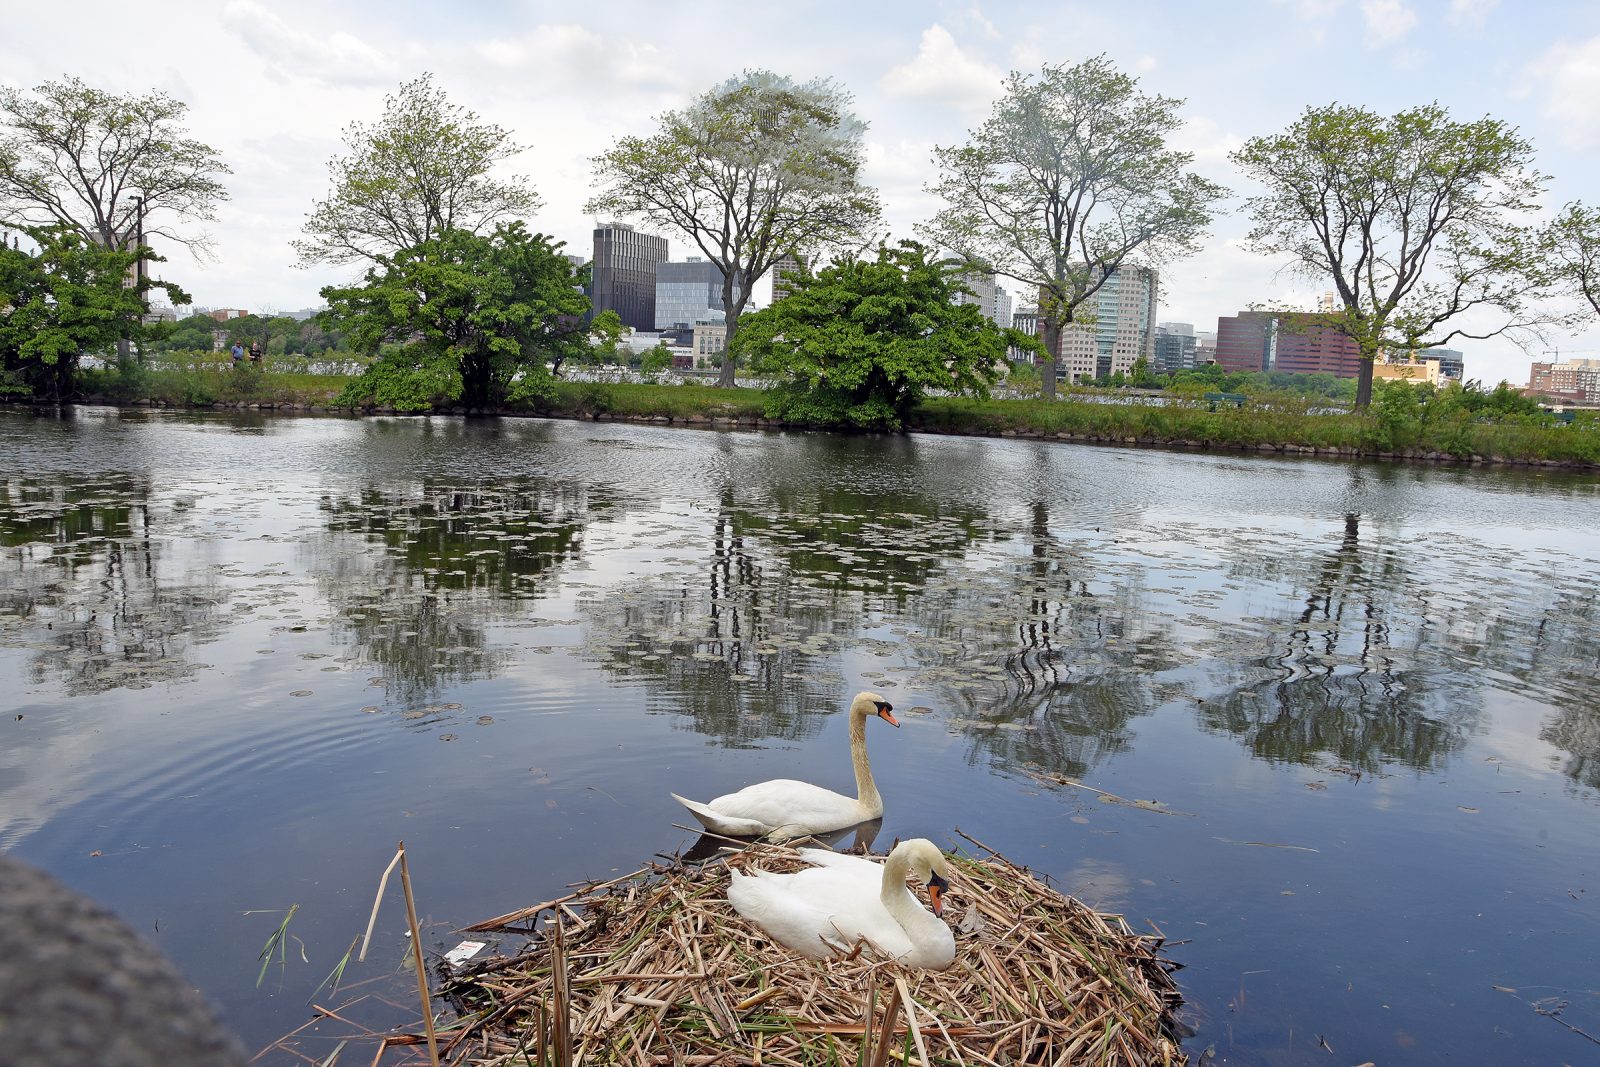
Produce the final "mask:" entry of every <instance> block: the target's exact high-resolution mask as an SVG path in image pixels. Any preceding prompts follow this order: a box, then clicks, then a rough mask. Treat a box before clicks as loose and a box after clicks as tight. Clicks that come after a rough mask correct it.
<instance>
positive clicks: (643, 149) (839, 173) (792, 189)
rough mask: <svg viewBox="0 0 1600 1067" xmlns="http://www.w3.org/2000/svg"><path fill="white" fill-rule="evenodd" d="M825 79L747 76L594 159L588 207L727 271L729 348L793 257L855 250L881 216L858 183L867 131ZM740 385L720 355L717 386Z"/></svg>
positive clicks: (874, 201)
mask: <svg viewBox="0 0 1600 1067" xmlns="http://www.w3.org/2000/svg"><path fill="white" fill-rule="evenodd" d="M850 104H851V97H850V94H849V93H847V92H845V90H843V89H842V88H840V87H839V86H837V85H835V84H834V83H833V82H831V81H828V80H826V79H815V80H813V81H809V82H804V83H799V84H797V83H796V82H794V81H793V80H791V79H789V78H786V77H784V76H782V75H779V74H774V73H772V72H770V71H765V70H752V71H745V72H744V73H743V74H741V75H740V76H738V77H735V78H730V79H728V80H727V81H725V82H723V83H722V84H721V85H718V86H716V87H714V88H712V89H710V90H708V91H707V92H705V93H703V94H702V95H701V96H699V97H698V98H696V99H695V100H694V102H693V103H691V104H690V105H689V106H688V107H687V108H684V109H683V110H682V111H669V112H667V113H666V114H664V115H662V116H661V117H660V118H659V120H658V122H659V125H660V129H659V130H658V132H656V133H655V134H654V135H652V136H650V137H623V138H621V139H620V140H618V141H617V142H616V144H614V145H613V146H612V147H611V148H610V149H608V150H607V151H606V152H605V153H603V154H602V155H600V156H599V157H598V158H596V159H595V161H594V162H595V169H596V180H597V184H598V185H599V186H600V187H601V188H600V191H599V192H598V193H597V194H596V195H595V197H594V198H593V199H592V200H590V201H589V203H588V205H587V208H586V210H588V211H589V212H591V213H593V214H597V215H621V216H626V217H633V218H642V219H645V220H647V221H649V222H651V223H654V224H655V225H658V226H662V227H666V228H669V229H671V230H673V231H675V232H677V233H681V234H683V235H684V236H685V237H687V238H688V239H689V240H690V241H692V242H694V244H695V245H696V247H698V248H699V249H700V251H701V252H702V253H703V254H704V255H705V257H706V259H707V260H708V261H710V262H711V263H714V264H716V266H717V267H718V268H719V269H720V270H721V271H722V276H723V288H722V296H723V307H724V308H725V309H726V315H727V325H728V341H729V344H730V346H731V344H732V342H733V339H734V337H735V336H737V334H738V331H739V329H740V328H741V323H740V321H739V316H740V315H741V314H742V313H743V312H744V308H745V305H746V303H747V302H748V301H749V299H750V293H751V290H752V288H753V287H754V285H755V283H756V282H757V281H758V280H760V278H761V277H762V276H763V275H765V274H766V273H767V272H768V271H769V270H770V269H771V268H772V264H773V262H774V261H776V260H777V259H778V258H780V257H781V256H782V255H784V254H785V253H787V252H794V251H799V252H805V251H808V250H811V249H814V248H817V247H821V246H824V245H828V246H835V247H837V246H840V245H847V246H848V245H851V244H853V243H855V242H856V241H858V240H859V239H860V237H861V235H863V234H864V233H865V232H866V231H867V230H868V229H869V228H870V227H871V226H872V225H873V224H874V223H875V222H876V220H877V218H878V212H879V208H878V195H877V192H876V191H875V190H873V189H870V188H868V187H867V186H864V185H862V184H861V181H860V172H861V167H862V164H863V162H864V161H865V156H866V150H865V145H864V142H863V136H864V134H865V132H866V124H865V123H863V122H862V121H861V120H860V119H858V118H856V117H855V115H854V114H852V113H851V112H850V110H849V108H850ZM733 382H734V360H733V359H731V358H730V359H724V360H723V364H722V376H721V384H722V385H724V386H731V385H732V384H733Z"/></svg>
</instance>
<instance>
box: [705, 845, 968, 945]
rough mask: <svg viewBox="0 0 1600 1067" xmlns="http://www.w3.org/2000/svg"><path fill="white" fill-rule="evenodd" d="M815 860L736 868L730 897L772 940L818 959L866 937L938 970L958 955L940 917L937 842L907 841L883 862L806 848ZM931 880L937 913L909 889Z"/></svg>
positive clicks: (944, 875) (941, 871)
mask: <svg viewBox="0 0 1600 1067" xmlns="http://www.w3.org/2000/svg"><path fill="white" fill-rule="evenodd" d="M799 851H800V854H801V855H802V856H804V857H805V859H806V862H808V863H812V864H815V866H813V867H807V868H806V869H805V870H802V871H796V872H795V873H793V874H773V873H771V872H769V871H761V870H757V871H755V872H754V873H752V874H748V875H746V874H740V873H739V872H738V871H732V872H730V873H731V876H732V880H731V881H730V883H729V885H728V902H729V903H731V904H732V905H733V907H734V910H735V911H737V912H738V913H739V914H740V915H743V916H744V917H745V918H746V919H748V920H750V921H751V922H753V923H755V924H756V925H757V926H759V927H761V929H763V930H765V931H766V932H767V934H768V935H770V936H771V937H772V939H773V940H774V941H777V942H779V943H780V944H784V945H787V946H788V947H790V948H792V949H794V950H795V951H796V952H798V953H800V954H801V955H804V956H810V957H812V958H813V959H826V958H827V957H829V956H832V955H835V954H844V953H849V952H850V951H851V950H853V949H854V947H855V944H856V942H857V941H858V940H859V939H862V938H865V939H866V940H867V941H869V942H871V943H872V944H873V945H875V946H877V948H879V949H880V950H882V951H883V952H885V953H886V954H888V955H890V956H892V957H894V959H895V960H896V961H898V962H899V963H901V964H902V965H904V966H906V967H916V968H922V969H926V970H932V971H938V970H943V969H944V968H946V967H948V966H950V964H951V962H952V961H954V960H955V958H956V939H955V935H954V934H952V933H951V932H950V927H948V926H946V925H945V924H944V920H942V919H940V918H939V914H940V912H942V911H943V910H944V897H943V894H944V892H945V891H946V890H947V889H948V888H949V884H950V883H949V882H948V881H947V879H948V877H949V873H950V868H949V866H948V865H947V863H946V862H945V858H944V855H943V853H941V852H940V851H939V849H938V847H937V846H936V845H934V843H933V842H932V841H929V840H927V839H926V838H921V837H917V838H912V839H911V840H910V841H902V842H901V843H900V844H899V845H897V846H895V850H894V851H893V852H891V853H889V858H888V860H887V861H885V862H883V863H876V862H874V861H872V860H868V859H863V858H861V857H860V856H845V855H841V854H840V853H837V852H829V851H827V850H826V849H820V848H803V849H800V850H799ZM907 874H912V875H915V876H916V877H917V878H919V879H921V880H922V881H924V882H926V883H927V884H928V897H929V899H931V900H932V901H933V911H932V912H931V913H930V912H929V911H928V909H926V908H924V907H923V906H922V905H921V904H920V903H919V902H918V901H917V898H916V897H915V896H913V895H912V893H911V890H909V889H907V888H906V875H907Z"/></svg>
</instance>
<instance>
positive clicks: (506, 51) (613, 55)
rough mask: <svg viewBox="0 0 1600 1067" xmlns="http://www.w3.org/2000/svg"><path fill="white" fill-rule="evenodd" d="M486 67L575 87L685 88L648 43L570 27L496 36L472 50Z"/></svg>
mask: <svg viewBox="0 0 1600 1067" xmlns="http://www.w3.org/2000/svg"><path fill="white" fill-rule="evenodd" d="M477 53H478V55H479V56H481V57H482V58H483V59H485V60H487V61H488V62H489V63H490V64H492V65H494V66H496V67H500V68H504V69H508V70H520V71H523V72H533V71H537V72H539V74H540V76H541V77H548V76H549V75H550V74H552V73H553V74H555V75H557V76H558V77H560V78H565V79H570V80H572V81H573V82H575V83H588V84H596V83H599V84H603V85H613V86H624V87H627V88H632V89H644V90H648V91H675V90H679V89H682V88H683V87H684V85H685V77H684V75H683V74H681V73H680V71H681V70H682V64H679V63H675V62H673V61H671V60H670V59H669V57H667V56H666V55H665V54H664V53H663V52H662V51H661V49H660V48H658V47H656V46H655V45H653V44H640V43H638V42H635V41H629V40H623V39H617V38H615V37H609V36H601V35H600V34H598V33H595V32H594V31H593V30H590V29H588V28H586V27H584V26H579V25H576V24H573V23H566V24H559V25H540V26H535V27H534V28H533V29H531V30H529V31H528V32H526V33H523V34H519V35H517V36H516V37H501V38H496V39H494V40H490V41H486V42H484V43H482V44H479V45H478V46H477Z"/></svg>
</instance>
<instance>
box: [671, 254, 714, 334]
mask: <svg viewBox="0 0 1600 1067" xmlns="http://www.w3.org/2000/svg"><path fill="white" fill-rule="evenodd" d="M727 316H728V313H727V309H726V308H725V306H724V305H723V302H722V268H720V267H718V266H717V265H716V264H715V263H712V262H710V261H709V260H704V259H700V258H699V257H698V256H690V257H689V258H688V259H687V260H685V261H683V262H681V263H677V262H668V263H658V264H657V265H656V319H655V328H656V329H658V330H664V329H666V328H667V327H669V326H695V325H698V324H699V323H702V322H723V321H725V320H726V319H727Z"/></svg>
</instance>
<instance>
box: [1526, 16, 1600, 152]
mask: <svg viewBox="0 0 1600 1067" xmlns="http://www.w3.org/2000/svg"><path fill="white" fill-rule="evenodd" d="M1528 77H1529V80H1530V81H1531V82H1532V83H1533V84H1534V86H1535V87H1537V88H1539V89H1541V90H1542V91H1543V93H1544V105H1543V107H1542V109H1541V110H1542V111H1543V112H1544V114H1545V115H1546V116H1547V117H1549V118H1550V119H1551V120H1552V121H1553V122H1554V124H1555V126H1556V128H1557V129H1559V130H1560V131H1561V140H1562V141H1563V142H1564V143H1565V144H1567V145H1569V146H1571V147H1573V148H1579V149H1587V148H1597V147H1600V108H1597V107H1595V104H1594V102H1595V101H1596V100H1600V36H1595V37H1591V38H1589V39H1588V40H1587V41H1579V42H1577V43H1575V44H1567V43H1566V42H1563V43H1561V44H1558V45H1555V46H1554V47H1552V48H1551V49H1550V50H1549V51H1547V52H1545V53H1544V55H1542V56H1540V57H1539V58H1538V59H1536V60H1535V61H1534V62H1533V63H1531V64H1529V66H1528Z"/></svg>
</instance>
